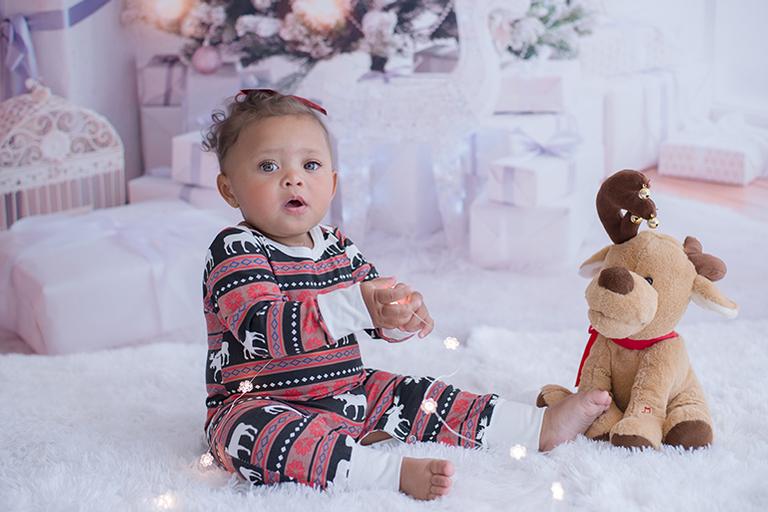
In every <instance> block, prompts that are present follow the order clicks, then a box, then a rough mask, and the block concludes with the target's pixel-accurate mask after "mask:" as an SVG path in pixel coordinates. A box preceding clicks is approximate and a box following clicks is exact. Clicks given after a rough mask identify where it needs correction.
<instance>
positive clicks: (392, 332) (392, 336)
mask: <svg viewBox="0 0 768 512" xmlns="http://www.w3.org/2000/svg"><path fill="white" fill-rule="evenodd" d="M415 334H416V333H415V332H408V331H401V330H400V329H381V337H382V338H383V339H384V340H386V341H389V342H391V343H399V342H401V341H405V340H407V339H409V338H413V336H414V335H415Z"/></svg>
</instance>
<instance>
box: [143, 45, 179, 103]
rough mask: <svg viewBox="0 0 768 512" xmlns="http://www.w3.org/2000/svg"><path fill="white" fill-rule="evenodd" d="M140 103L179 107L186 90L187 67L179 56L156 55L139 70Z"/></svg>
mask: <svg viewBox="0 0 768 512" xmlns="http://www.w3.org/2000/svg"><path fill="white" fill-rule="evenodd" d="M137 75H138V76H137V78H138V83H139V103H141V105H143V106H160V105H162V106H165V107H168V106H179V105H181V103H182V99H183V98H184V92H185V89H186V81H187V80H186V78H187V67H186V66H185V65H184V64H183V63H182V62H181V59H180V58H179V57H178V56H177V55H155V56H153V57H152V58H151V59H150V60H149V62H147V63H146V64H145V65H144V66H142V67H141V68H139V70H138V73H137Z"/></svg>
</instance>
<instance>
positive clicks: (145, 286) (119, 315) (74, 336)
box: [0, 201, 229, 354]
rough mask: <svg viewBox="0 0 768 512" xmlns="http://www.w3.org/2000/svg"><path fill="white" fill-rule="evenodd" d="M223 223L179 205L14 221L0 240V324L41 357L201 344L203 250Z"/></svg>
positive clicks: (149, 205)
mask: <svg viewBox="0 0 768 512" xmlns="http://www.w3.org/2000/svg"><path fill="white" fill-rule="evenodd" d="M227 224H229V223H228V221H227V220H226V219H223V218H222V217H220V216H219V215H216V214H213V213H210V212H206V211H202V210H198V209H195V208H193V207H192V206H190V205H188V204H186V203H183V202H181V201H176V202H148V203H141V204H136V205H128V206H122V207H117V208H111V209H108V210H94V211H92V212H89V213H86V214H81V215H65V214H54V215H48V216H38V217H29V218H26V219H22V221H20V222H18V223H17V224H15V225H14V226H13V228H12V229H11V230H9V231H7V232H5V233H0V288H2V289H3V295H4V299H6V300H4V301H2V303H0V322H2V325H1V326H0V327H3V328H6V329H8V330H11V331H14V332H16V333H18V334H19V336H20V337H21V338H22V339H24V340H25V341H26V342H27V344H29V346H30V347H31V348H32V349H34V350H35V351H36V352H38V353H41V354H42V353H45V354H64V353H71V352H83V351H90V350H98V349H104V348H112V347H118V346H123V345H129V344H135V343H140V342H152V341H153V340H155V339H156V338H157V337H158V336H160V335H163V334H168V333H176V332H184V333H186V334H187V336H186V337H185V339H188V340H198V341H199V342H200V343H204V340H205V322H204V318H203V314H202V298H201V291H200V283H201V276H202V272H203V269H204V264H205V255H206V248H207V247H208V244H210V242H211V240H212V239H213V237H214V236H215V235H216V233H217V232H218V231H219V230H220V229H222V228H223V227H224V226H225V225H227Z"/></svg>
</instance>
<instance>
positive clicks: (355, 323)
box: [317, 283, 373, 340]
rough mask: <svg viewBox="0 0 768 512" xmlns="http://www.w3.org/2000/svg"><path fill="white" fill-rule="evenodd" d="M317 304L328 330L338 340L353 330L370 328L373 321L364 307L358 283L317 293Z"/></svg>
mask: <svg viewBox="0 0 768 512" xmlns="http://www.w3.org/2000/svg"><path fill="white" fill-rule="evenodd" d="M317 305H318V306H319V307H320V315H321V316H322V317H323V321H324V322H325V325H326V327H327V328H328V332H329V333H330V334H331V336H333V339H334V340H339V339H341V338H343V337H344V336H346V335H348V334H352V333H353V332H358V331H362V330H363V329H372V328H373V322H372V321H371V315H370V314H368V308H367V307H365V302H364V301H363V294H362V292H361V291H360V283H356V284H354V285H352V286H348V287H347V288H340V289H338V290H333V291H332V292H328V293H323V294H318V295H317Z"/></svg>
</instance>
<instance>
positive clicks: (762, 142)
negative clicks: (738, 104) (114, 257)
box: [659, 119, 768, 185]
mask: <svg viewBox="0 0 768 512" xmlns="http://www.w3.org/2000/svg"><path fill="white" fill-rule="evenodd" d="M767 167H768V132H766V131H761V130H759V129H757V128H755V127H750V126H747V125H746V124H745V123H744V122H743V121H742V120H738V121H735V120H733V119H731V120H728V119H725V120H723V121H721V122H719V123H716V124H713V123H705V124H702V125H700V126H697V127H693V128H690V129H688V130H686V131H683V132H680V133H677V134H675V135H674V136H673V137H671V138H670V140H669V141H668V142H666V143H664V144H662V146H661V155H660V156H659V174H662V175H665V176H678V177H681V178H692V179H698V180H704V181H715V182H719V183H729V184H733V185H747V184H749V183H750V182H751V181H752V180H754V179H755V178H757V177H759V176H761V175H762V174H763V173H764V172H766V168H767Z"/></svg>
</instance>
